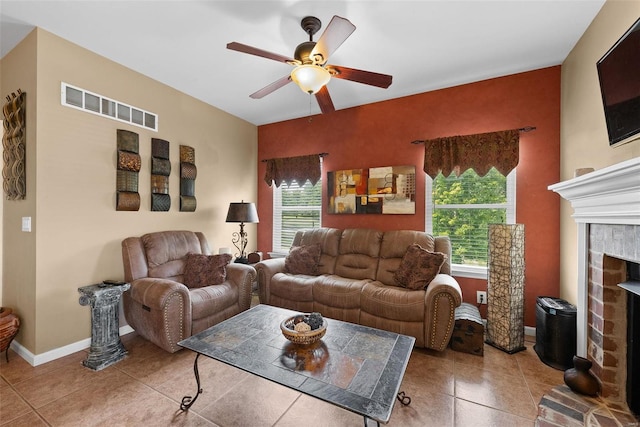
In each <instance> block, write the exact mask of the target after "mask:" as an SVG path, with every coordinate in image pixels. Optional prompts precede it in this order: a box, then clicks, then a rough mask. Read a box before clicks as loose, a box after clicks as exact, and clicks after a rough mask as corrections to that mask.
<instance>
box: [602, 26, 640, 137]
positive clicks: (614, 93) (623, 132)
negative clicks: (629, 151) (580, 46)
mask: <svg viewBox="0 0 640 427" xmlns="http://www.w3.org/2000/svg"><path fill="white" fill-rule="evenodd" d="M597 68H598V77H599V79H600V91H601V93H602V102H603V104H604V116H605V120H606V122H607V131H608V133H609V145H611V146H613V145H621V144H624V143H627V142H630V141H633V140H634V139H636V138H640V19H638V20H637V21H636V22H635V23H634V24H633V25H632V26H631V28H629V30H628V31H627V32H626V33H625V34H624V35H623V36H622V37H621V38H620V40H618V41H617V42H616V44H614V45H613V47H612V48H611V49H609V51H608V52H607V53H605V54H604V56H603V57H602V58H601V59H600V60H599V61H598V64H597Z"/></svg>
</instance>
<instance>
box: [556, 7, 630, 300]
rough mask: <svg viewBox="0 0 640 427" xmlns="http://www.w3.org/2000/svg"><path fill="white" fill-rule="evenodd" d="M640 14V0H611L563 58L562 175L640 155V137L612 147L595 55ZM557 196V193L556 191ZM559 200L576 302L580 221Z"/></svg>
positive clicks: (569, 293)
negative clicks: (578, 225)
mask: <svg viewBox="0 0 640 427" xmlns="http://www.w3.org/2000/svg"><path fill="white" fill-rule="evenodd" d="M638 17H640V2H639V1H627V0H609V1H607V2H606V3H605V4H604V6H603V7H602V9H601V11H600V13H599V14H598V15H597V16H596V18H595V19H594V20H593V22H592V23H591V25H590V26H589V28H588V29H587V31H586V32H585V33H584V35H583V36H582V37H581V38H580V41H579V42H578V43H577V44H576V46H575V47H574V48H573V50H572V51H571V53H570V54H569V56H568V57H567V59H566V60H565V61H564V62H563V64H562V86H561V87H562V101H561V106H562V109H561V126H560V129H561V131H560V144H561V153H560V162H561V170H560V174H561V179H562V180H563V181H564V180H567V179H570V178H572V177H573V174H574V171H575V170H576V169H578V168H588V167H591V168H595V169H601V168H603V167H606V166H610V165H613V164H616V163H619V162H621V161H624V160H628V159H632V158H635V157H638V156H640V140H636V141H633V142H630V143H628V144H625V145H622V146H619V147H615V148H611V147H609V140H608V137H607V129H606V124H605V120H604V112H603V108H602V98H601V95H600V86H599V83H598V75H597V71H596V63H597V61H598V60H599V59H600V58H601V57H602V55H604V54H605V53H606V52H607V51H608V50H609V48H610V47H611V46H613V44H614V43H615V42H616V41H617V40H618V39H619V38H620V37H621V36H622V35H623V34H624V33H625V32H626V31H627V29H629V27H631V25H632V24H633V23H634V22H635V21H636V20H637V19H638ZM558 197H559V196H558ZM572 214H573V209H572V208H571V206H570V204H569V203H568V202H566V201H564V200H563V201H562V204H561V220H560V221H561V222H560V230H561V239H560V245H561V251H560V254H561V260H560V265H561V273H560V274H561V275H560V280H561V283H560V296H561V297H562V298H564V299H567V300H568V301H571V302H573V303H576V302H577V287H576V283H577V277H578V272H577V265H578V264H577V256H576V251H577V227H576V223H575V222H574V220H573V218H571V215H572Z"/></svg>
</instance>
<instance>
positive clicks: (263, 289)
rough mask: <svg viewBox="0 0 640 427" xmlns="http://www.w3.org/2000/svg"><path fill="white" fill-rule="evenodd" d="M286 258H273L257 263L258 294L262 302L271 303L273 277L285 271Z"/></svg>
mask: <svg viewBox="0 0 640 427" xmlns="http://www.w3.org/2000/svg"><path fill="white" fill-rule="evenodd" d="M284 260H285V259H284V258H271V259H266V260H264V261H261V262H259V263H257V264H256V265H255V269H256V272H257V274H258V296H259V297H260V303H262V304H269V295H270V290H269V288H270V285H271V278H272V277H273V276H274V275H275V274H277V273H282V272H284Z"/></svg>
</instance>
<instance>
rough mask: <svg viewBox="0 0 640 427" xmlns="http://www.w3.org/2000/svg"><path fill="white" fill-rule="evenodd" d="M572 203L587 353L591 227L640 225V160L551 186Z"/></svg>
mask: <svg viewBox="0 0 640 427" xmlns="http://www.w3.org/2000/svg"><path fill="white" fill-rule="evenodd" d="M548 188H549V190H552V191H555V192H556V193H558V194H560V196H562V197H563V198H564V199H566V200H568V201H569V202H570V203H571V206H572V207H573V209H574V213H573V215H572V216H573V218H574V219H575V221H576V223H577V224H578V242H577V243H578V283H577V285H578V289H577V290H578V292H577V298H578V301H577V313H576V314H577V319H576V323H577V331H576V332H577V342H576V350H577V353H578V355H579V356H583V357H586V354H587V302H588V301H587V299H588V286H589V283H588V281H589V276H588V271H587V270H588V255H589V253H588V251H589V247H588V237H589V236H588V232H589V224H629V225H640V157H636V158H633V159H631V160H626V161H624V162H620V163H616V164H615V165H612V166H608V167H606V168H603V169H600V170H597V171H594V172H591V173H588V174H585V175H582V176H579V177H576V178H573V179H570V180H567V181H563V182H559V183H557V184H553V185H550V186H549V187H548Z"/></svg>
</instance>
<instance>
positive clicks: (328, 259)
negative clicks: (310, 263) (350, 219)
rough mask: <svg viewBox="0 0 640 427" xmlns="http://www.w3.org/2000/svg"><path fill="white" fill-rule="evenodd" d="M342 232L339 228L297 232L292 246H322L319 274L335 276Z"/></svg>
mask: <svg viewBox="0 0 640 427" xmlns="http://www.w3.org/2000/svg"><path fill="white" fill-rule="evenodd" d="M341 236H342V230H339V229H337V228H314V229H309V230H299V231H297V232H296V234H295V236H294V238H293V243H292V244H291V246H292V247H293V246H307V245H312V244H315V243H319V244H320V248H321V250H320V262H319V263H318V274H333V273H334V272H335V268H336V258H337V256H338V248H339V246H340V238H341Z"/></svg>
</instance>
